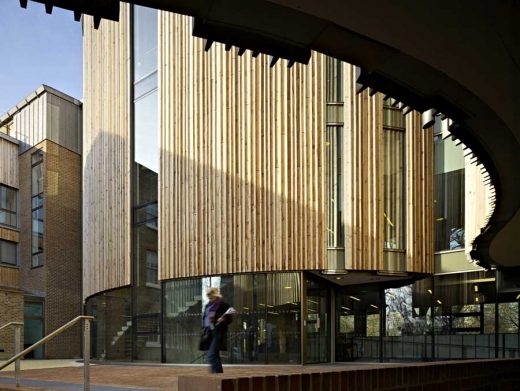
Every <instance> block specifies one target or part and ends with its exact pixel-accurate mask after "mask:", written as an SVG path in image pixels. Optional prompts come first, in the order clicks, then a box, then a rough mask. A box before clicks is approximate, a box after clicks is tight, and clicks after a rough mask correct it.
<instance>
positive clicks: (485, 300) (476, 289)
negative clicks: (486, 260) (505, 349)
mask: <svg viewBox="0 0 520 391" xmlns="http://www.w3.org/2000/svg"><path fill="white" fill-rule="evenodd" d="M434 280H435V292H434V306H435V334H436V336H435V342H436V344H435V345H436V346H435V356H436V358H437V359H464V358H492V357H494V356H495V335H494V322H495V314H494V310H492V311H489V310H490V309H492V308H493V307H494V301H495V297H496V294H495V276H494V272H492V271H490V272H484V271H482V272H472V273H458V274H448V275H439V276H435V278H434Z"/></svg>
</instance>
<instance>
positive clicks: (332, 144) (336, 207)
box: [325, 125, 345, 248]
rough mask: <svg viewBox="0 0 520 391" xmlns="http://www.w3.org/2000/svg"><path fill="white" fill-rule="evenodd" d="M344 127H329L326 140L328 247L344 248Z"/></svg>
mask: <svg viewBox="0 0 520 391" xmlns="http://www.w3.org/2000/svg"><path fill="white" fill-rule="evenodd" d="M342 141H343V126H331V125H327V129H326V138H325V151H326V152H325V153H326V168H327V171H326V175H327V195H328V218H327V246H328V248H343V247H344V245H345V243H344V242H345V239H344V223H343V175H342V171H343V170H342V164H343V151H342Z"/></svg>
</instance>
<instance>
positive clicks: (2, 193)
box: [0, 185, 18, 227]
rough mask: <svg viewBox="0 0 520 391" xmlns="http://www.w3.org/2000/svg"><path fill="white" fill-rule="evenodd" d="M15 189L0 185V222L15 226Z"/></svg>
mask: <svg viewBox="0 0 520 391" xmlns="http://www.w3.org/2000/svg"><path fill="white" fill-rule="evenodd" d="M17 193H18V192H17V191H16V190H15V189H11V188H10V187H7V186H4V185H0V224H4V225H9V226H11V227H16V226H17V216H16V212H17V196H18V195H17Z"/></svg>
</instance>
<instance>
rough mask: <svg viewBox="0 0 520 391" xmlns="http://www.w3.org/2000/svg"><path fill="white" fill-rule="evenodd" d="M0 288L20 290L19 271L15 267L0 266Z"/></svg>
mask: <svg viewBox="0 0 520 391" xmlns="http://www.w3.org/2000/svg"><path fill="white" fill-rule="evenodd" d="M1 288H8V289H20V269H18V268H17V267H9V266H0V289H1ZM2 326H3V324H2Z"/></svg>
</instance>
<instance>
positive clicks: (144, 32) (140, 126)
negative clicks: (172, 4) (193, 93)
mask: <svg viewBox="0 0 520 391" xmlns="http://www.w3.org/2000/svg"><path fill="white" fill-rule="evenodd" d="M157 21H158V13H157V10H155V9H153V8H147V7H141V6H134V23H133V31H134V157H135V161H136V162H137V163H139V164H141V165H142V166H144V167H147V168H148V169H150V170H152V171H154V172H156V173H158V172H159V123H158V117H159V105H158V101H157V99H158V90H157V87H158V81H157V59H158V57H157V56H158V52H157V35H158V29H157Z"/></svg>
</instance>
